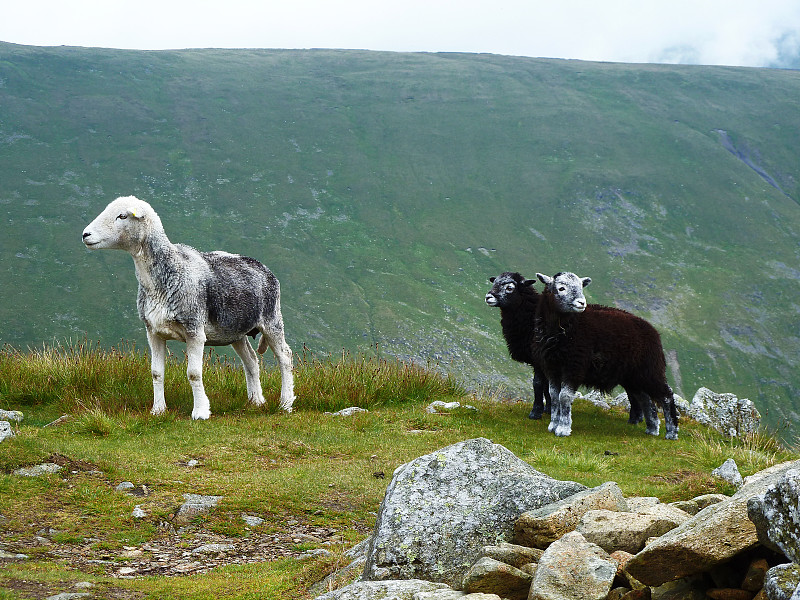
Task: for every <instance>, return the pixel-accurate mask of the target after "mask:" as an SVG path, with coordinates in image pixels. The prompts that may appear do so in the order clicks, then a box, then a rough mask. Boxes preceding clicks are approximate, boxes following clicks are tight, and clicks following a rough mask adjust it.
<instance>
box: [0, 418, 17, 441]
mask: <svg viewBox="0 0 800 600" xmlns="http://www.w3.org/2000/svg"><path fill="white" fill-rule="evenodd" d="M12 437H14V430H13V429H11V423H9V422H8V421H0V442H2V441H4V440H7V439H8V438H12Z"/></svg>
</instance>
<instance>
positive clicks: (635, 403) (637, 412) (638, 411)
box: [625, 389, 646, 425]
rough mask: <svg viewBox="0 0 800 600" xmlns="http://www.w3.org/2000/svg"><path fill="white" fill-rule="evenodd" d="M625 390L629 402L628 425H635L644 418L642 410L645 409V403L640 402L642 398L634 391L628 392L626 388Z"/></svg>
mask: <svg viewBox="0 0 800 600" xmlns="http://www.w3.org/2000/svg"><path fill="white" fill-rule="evenodd" d="M625 391H626V392H627V393H628V402H629V403H630V410H629V411H628V412H629V415H628V423H629V424H630V425H637V424H638V423H641V422H642V420H643V419H644V418H645V416H644V414H645V413H644V411H645V410H646V405H645V404H642V399H641V398H640V397H639V396H637V395H636V392H630V391H628V390H627V389H626V390H625Z"/></svg>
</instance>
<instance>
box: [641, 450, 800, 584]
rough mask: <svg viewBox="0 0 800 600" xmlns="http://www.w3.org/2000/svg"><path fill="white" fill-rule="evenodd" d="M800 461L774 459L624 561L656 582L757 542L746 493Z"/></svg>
mask: <svg viewBox="0 0 800 600" xmlns="http://www.w3.org/2000/svg"><path fill="white" fill-rule="evenodd" d="M798 467H800V461H791V462H787V463H782V464H780V465H775V466H774V467H770V468H769V469H765V470H764V471H761V472H759V473H756V474H755V475H752V476H750V477H748V478H747V479H745V481H744V485H742V487H741V488H740V489H739V491H737V492H736V493H735V494H734V495H733V496H731V497H730V498H727V499H726V500H724V501H722V502H719V503H717V504H714V505H712V506H708V507H706V508H704V509H703V510H701V511H700V512H699V513H697V514H696V515H694V516H693V517H692V518H691V519H689V520H688V521H686V522H685V523H683V524H682V525H680V526H678V527H676V528H675V529H673V530H672V531H670V532H669V533H666V534H664V535H662V536H661V537H660V538H658V539H656V540H655V541H653V542H652V543H651V544H649V545H647V546H646V547H645V548H644V550H642V551H641V552H639V553H638V554H637V555H636V556H634V557H633V558H632V559H631V560H630V562H629V563H628V565H627V567H626V568H627V571H628V573H630V574H631V575H632V576H633V577H635V578H636V579H638V580H639V581H641V582H642V583H644V584H646V585H650V586H658V585H661V584H663V583H666V582H668V581H674V580H676V579H680V578H682V577H686V576H689V575H694V574H696V573H700V572H703V571H707V570H709V569H711V568H712V567H714V566H716V565H719V564H722V563H724V562H727V561H729V560H730V559H731V558H733V557H734V556H736V555H737V554H739V553H740V552H743V551H744V550H747V549H748V548H750V547H752V546H754V545H755V544H757V543H758V534H757V530H756V527H755V525H754V524H753V522H752V521H751V520H750V519H749V518H747V510H748V509H747V503H748V500H749V499H750V498H753V497H755V496H758V495H761V494H763V493H764V492H765V491H766V490H767V489H769V488H770V487H771V486H772V485H774V484H775V483H776V482H777V481H778V480H779V479H780V478H781V477H782V476H783V475H784V474H785V473H786V472H787V471H789V470H790V469H793V468H794V469H796V468H798Z"/></svg>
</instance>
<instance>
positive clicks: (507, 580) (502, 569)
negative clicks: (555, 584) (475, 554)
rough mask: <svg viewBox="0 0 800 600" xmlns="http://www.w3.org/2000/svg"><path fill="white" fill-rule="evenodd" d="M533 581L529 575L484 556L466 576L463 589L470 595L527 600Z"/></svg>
mask: <svg viewBox="0 0 800 600" xmlns="http://www.w3.org/2000/svg"><path fill="white" fill-rule="evenodd" d="M532 580H533V577H531V576H530V575H529V574H528V573H525V572H524V571H520V570H519V569H517V568H516V567H512V566H511V565H507V564H506V563H503V562H500V561H497V560H495V559H493V558H489V557H488V556H484V557H483V558H480V559H478V562H476V563H475V564H474V565H472V567H471V568H470V570H469V571H467V573H466V575H464V581H463V583H462V588H463V590H464V591H465V592H467V593H470V594H472V593H484V594H487V593H488V594H491V593H496V594H497V595H498V596H501V597H502V598H508V599H509V600H526V598H527V597H528V592H529V591H530V589H531V581H532Z"/></svg>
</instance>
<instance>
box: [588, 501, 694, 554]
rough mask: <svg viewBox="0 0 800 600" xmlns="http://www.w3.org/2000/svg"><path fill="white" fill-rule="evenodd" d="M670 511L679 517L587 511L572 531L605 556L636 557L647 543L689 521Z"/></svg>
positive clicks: (655, 513) (683, 514)
mask: <svg viewBox="0 0 800 600" xmlns="http://www.w3.org/2000/svg"><path fill="white" fill-rule="evenodd" d="M651 510H654V509H651ZM672 510H673V511H675V512H680V513H681V516H679V517H677V518H676V516H675V515H673V514H667V511H664V510H662V511H655V510H654V512H651V513H647V514H643V513H630V512H627V513H626V512H616V511H611V510H590V511H588V512H587V513H586V514H584V515H583V517H581V520H580V522H579V523H578V527H577V529H576V531H578V532H579V533H580V534H581V535H583V537H584V538H586V541H588V542H592V543H594V544H597V545H598V546H600V547H601V548H602V549H603V550H605V551H606V552H613V551H614V550H623V551H625V552H629V553H631V554H636V553H637V552H639V551H640V550H641V549H642V548H644V545H645V542H646V541H647V540H648V539H650V538H653V537H659V536H662V535H664V534H665V533H667V532H668V531H671V530H672V529H675V528H676V527H677V526H678V525H680V524H681V523H683V522H684V521H687V520H688V519H689V518H691V517H690V516H689V515H688V514H687V513H684V512H683V511H678V509H674V508H673V509H672Z"/></svg>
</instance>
